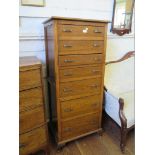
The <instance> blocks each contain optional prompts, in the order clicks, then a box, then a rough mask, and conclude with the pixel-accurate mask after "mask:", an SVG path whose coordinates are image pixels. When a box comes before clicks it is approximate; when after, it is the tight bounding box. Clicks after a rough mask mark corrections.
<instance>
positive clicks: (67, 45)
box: [59, 40, 104, 55]
mask: <svg viewBox="0 0 155 155" xmlns="http://www.w3.org/2000/svg"><path fill="white" fill-rule="evenodd" d="M103 51H104V42H103V41H91V40H88V41H85V40H73V41H68V40H66V41H65V40H63V41H59V54H60V55H61V54H63V55H65V54H88V53H103Z"/></svg>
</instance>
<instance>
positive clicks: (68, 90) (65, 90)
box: [63, 88, 73, 93]
mask: <svg viewBox="0 0 155 155" xmlns="http://www.w3.org/2000/svg"><path fill="white" fill-rule="evenodd" d="M63 91H64V92H65V93H67V92H72V91H73V90H72V89H67V88H64V89H63Z"/></svg>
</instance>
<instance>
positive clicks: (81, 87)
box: [60, 78, 101, 97]
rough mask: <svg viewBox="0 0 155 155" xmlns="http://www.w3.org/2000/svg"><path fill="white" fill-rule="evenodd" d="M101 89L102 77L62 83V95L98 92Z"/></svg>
mask: <svg viewBox="0 0 155 155" xmlns="http://www.w3.org/2000/svg"><path fill="white" fill-rule="evenodd" d="M100 90H101V78H94V79H87V80H79V81H71V82H64V83H60V97H67V96H73V95H81V94H84V93H86V94H88V93H96V92H100Z"/></svg>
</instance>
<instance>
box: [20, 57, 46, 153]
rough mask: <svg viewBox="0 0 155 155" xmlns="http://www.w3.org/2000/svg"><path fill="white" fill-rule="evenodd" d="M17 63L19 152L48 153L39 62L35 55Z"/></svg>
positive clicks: (21, 59) (23, 58)
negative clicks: (18, 66)
mask: <svg viewBox="0 0 155 155" xmlns="http://www.w3.org/2000/svg"><path fill="white" fill-rule="evenodd" d="M19 63H20V68H19V71H20V72H19V143H20V144H19V152H20V155H28V154H30V153H34V152H37V151H39V150H44V151H46V153H47V154H48V153H49V149H48V131H47V125H46V116H45V109H44V98H43V86H42V74H41V63H40V61H39V60H38V59H37V58H36V57H21V58H20V62H19Z"/></svg>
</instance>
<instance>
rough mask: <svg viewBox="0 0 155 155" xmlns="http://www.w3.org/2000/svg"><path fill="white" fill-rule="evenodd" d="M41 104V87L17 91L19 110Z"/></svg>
mask: <svg viewBox="0 0 155 155" xmlns="http://www.w3.org/2000/svg"><path fill="white" fill-rule="evenodd" d="M42 104H43V95H42V88H41V87H37V88H33V89H29V90H24V91H21V92H19V109H20V112H22V111H25V110H27V109H32V108H34V107H38V106H40V105H42Z"/></svg>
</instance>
